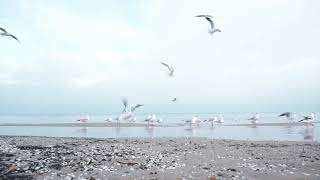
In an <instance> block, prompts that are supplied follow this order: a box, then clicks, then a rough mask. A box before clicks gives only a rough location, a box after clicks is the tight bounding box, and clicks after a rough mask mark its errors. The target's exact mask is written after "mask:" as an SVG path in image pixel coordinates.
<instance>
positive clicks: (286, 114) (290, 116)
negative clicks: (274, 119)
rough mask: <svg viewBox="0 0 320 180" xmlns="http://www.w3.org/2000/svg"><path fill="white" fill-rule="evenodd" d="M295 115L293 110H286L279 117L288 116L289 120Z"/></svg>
mask: <svg viewBox="0 0 320 180" xmlns="http://www.w3.org/2000/svg"><path fill="white" fill-rule="evenodd" d="M293 116H294V113H293V112H285V113H282V114H280V115H279V117H286V118H287V119H289V120H292V119H293Z"/></svg>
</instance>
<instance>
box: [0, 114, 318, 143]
mask: <svg viewBox="0 0 320 180" xmlns="http://www.w3.org/2000/svg"><path fill="white" fill-rule="evenodd" d="M222 115H223V117H224V120H225V124H243V123H248V120H246V119H248V118H250V117H251V116H253V115H254V114H252V113H225V114H222ZM278 115H279V113H262V114H261V118H260V120H259V122H260V123H273V122H277V123H279V122H283V123H286V122H288V120H287V119H285V118H280V117H278ZM302 115H308V114H307V113H299V114H297V115H296V118H295V120H296V121H297V120H299V119H300V118H301V116H302ZM147 116H148V115H141V114H140V115H137V119H138V120H137V121H138V122H139V121H140V122H142V121H143V119H145V118H146V117H147ZM157 116H159V117H161V118H163V123H164V124H175V123H180V122H181V120H183V119H191V118H192V117H193V116H197V117H199V118H200V119H205V118H208V117H211V116H212V114H197V113H192V114H157ZM81 117H84V116H0V123H70V122H71V123H72V122H76V121H75V120H76V119H78V118H81ZM107 117H115V116H112V115H110V116H100V115H96V116H94V115H91V116H90V122H103V121H104V119H106V118H107ZM316 120H318V119H316ZM0 135H18V136H51V137H97V138H118V137H148V138H153V137H207V138H214V139H235V140H281V141H283V140H288V141H318V140H319V138H320V124H319V123H316V124H315V125H314V126H310V125H309V126H290V125H288V126H256V127H252V126H219V125H215V126H214V127H211V125H210V124H208V123H203V124H201V125H200V126H196V127H189V126H187V125H186V126H181V127H180V126H179V127H87V128H85V127H30V126H29V127H12V126H10V127H8V126H0Z"/></svg>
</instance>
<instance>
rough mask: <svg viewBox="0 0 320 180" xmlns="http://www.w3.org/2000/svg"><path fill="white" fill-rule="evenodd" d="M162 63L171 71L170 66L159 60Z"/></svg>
mask: <svg viewBox="0 0 320 180" xmlns="http://www.w3.org/2000/svg"><path fill="white" fill-rule="evenodd" d="M160 63H161V64H162V65H164V66H166V67H167V68H168V69H169V70H170V71H171V69H172V68H171V67H170V66H169V65H168V64H166V63H163V62H160Z"/></svg>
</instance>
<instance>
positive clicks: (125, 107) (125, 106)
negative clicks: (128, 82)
mask: <svg viewBox="0 0 320 180" xmlns="http://www.w3.org/2000/svg"><path fill="white" fill-rule="evenodd" d="M122 103H123V106H124V108H123V111H122V112H125V111H126V109H127V107H128V100H127V99H125V98H124V99H122Z"/></svg>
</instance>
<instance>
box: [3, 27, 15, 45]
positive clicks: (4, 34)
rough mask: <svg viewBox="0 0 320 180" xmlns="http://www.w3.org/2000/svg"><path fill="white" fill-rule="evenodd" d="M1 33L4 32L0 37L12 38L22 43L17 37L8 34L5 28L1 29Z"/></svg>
mask: <svg viewBox="0 0 320 180" xmlns="http://www.w3.org/2000/svg"><path fill="white" fill-rule="evenodd" d="M0 31H2V32H0V35H1V36H8V37H12V38H13V39H15V40H17V41H18V42H19V43H20V41H19V39H18V38H17V37H16V36H14V35H12V34H10V33H8V32H7V31H6V30H5V29H4V28H2V27H0Z"/></svg>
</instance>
